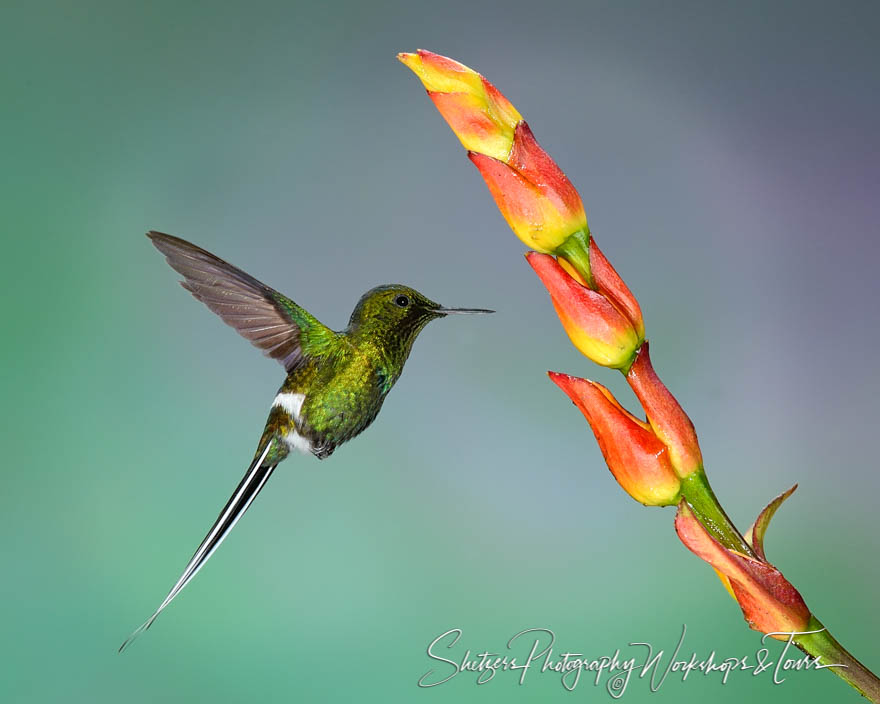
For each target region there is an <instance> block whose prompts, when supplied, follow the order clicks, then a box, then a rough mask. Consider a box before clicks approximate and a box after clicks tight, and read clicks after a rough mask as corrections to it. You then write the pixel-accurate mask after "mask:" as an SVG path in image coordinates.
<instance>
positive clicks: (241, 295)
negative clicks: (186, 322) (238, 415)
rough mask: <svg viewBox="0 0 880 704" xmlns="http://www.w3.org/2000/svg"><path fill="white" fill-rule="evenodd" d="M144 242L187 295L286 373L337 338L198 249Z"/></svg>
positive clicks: (161, 240) (163, 238) (164, 238)
mask: <svg viewBox="0 0 880 704" xmlns="http://www.w3.org/2000/svg"><path fill="white" fill-rule="evenodd" d="M147 237H149V238H150V239H151V240H152V242H153V244H154V245H155V246H156V249H158V250H159V251H160V252H162V254H164V255H165V258H166V259H167V260H168V263H169V264H170V265H171V268H172V269H174V270H175V271H177V272H178V273H179V274H180V275H181V276H183V278H184V280H183V281H181V282H180V283H181V285H182V286H183V287H184V288H185V289H186V290H187V291H189V292H190V293H192V295H193V296H194V297H195V298H196V299H198V300H199V301H201V302H202V303H204V304H205V305H206V306H208V308H210V309H211V310H212V311H213V312H214V313H216V314H217V315H219V316H220V318H222V320H223V322H225V323H226V324H227V325H230V326H231V327H233V328H235V329H236V330H237V331H238V332H239V334H240V335H241V336H242V337H244V338H246V339H247V340H250V342H251V343H252V344H253V345H255V346H256V347H259V348H260V349H262V350H263V352H264V353H265V354H266V355H268V356H269V357H272V358H273V359H277V360H278V361H279V362H280V363H281V364H282V365H283V366H284V368H285V369H287V371H291V370H293V369H295V368H296V367H298V366H299V365H300V364H302V362H303V361H304V360H305V359H306V358H307V357H310V356H314V355H319V354H321V353H322V351H324V350H325V349H326V348H327V347H328V345H329V343H330V341H331V340H332V339H334V338H335V335H336V333H334V332H333V331H332V330H330V329H329V328H327V327H326V326H325V325H323V324H322V323H321V322H319V321H318V320H317V319H316V318H314V317H313V316H312V315H310V314H309V313H308V312H307V311H306V310H305V309H303V308H301V307H300V306H298V305H297V304H296V303H294V302H293V301H291V300H290V299H289V298H286V297H285V296H283V295H281V294H280V293H278V292H277V291H275V290H274V289H272V288H270V287H268V286H266V285H265V284H264V283H261V282H260V281H258V280H257V279H255V278H254V277H253V276H251V275H250V274H247V273H245V272H244V271H242V270H241V269H239V268H238V267H235V266H232V264H229V263H228V262H225V261H223V260H222V259H220V258H219V257H215V256H214V255H213V254H211V253H210V252H207V251H205V250H204V249H202V248H201V247H197V246H196V245H194V244H192V243H190V242H187V241H186V240H182V239H180V238H179V237H174V236H172V235H166V234H164V233H162V232H155V231H150V232H148V233H147Z"/></svg>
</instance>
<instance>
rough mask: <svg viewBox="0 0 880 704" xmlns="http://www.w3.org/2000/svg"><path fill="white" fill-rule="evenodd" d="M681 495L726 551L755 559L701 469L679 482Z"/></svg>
mask: <svg viewBox="0 0 880 704" xmlns="http://www.w3.org/2000/svg"><path fill="white" fill-rule="evenodd" d="M681 495H682V496H683V497H684V498H686V499H687V501H688V503H689V504H690V505H691V508H692V509H693V510H694V514H696V516H697V518H698V519H699V521H700V523H702V524H703V526H705V528H706V530H707V531H709V533H710V534H711V535H712V537H714V538H715V539H716V540H717V541H718V542H719V543H721V544H722V545H723V546H724V547H726V548H727V549H728V550H736V551H737V552H741V553H743V554H744V555H748V556H749V557H755V553H754V551H753V550H752V548H751V547H750V546H749V544H748V543H746V541H745V538H743V537H742V535H741V534H740V532H739V531H738V530H737V529H736V526H735V525H733V521H731V520H730V518H728V517H727V514H726V513H725V512H724V509H723V508H721V504H720V503H718V499H717V498H716V497H715V492H713V491H712V487H711V486H709V480H708V479H707V478H706V473H705V472H704V471H703V470H702V468H701V469H700V470H699V471H697V472H694V473H693V474H691V475H690V476H687V477H685V478H684V479H682V480H681Z"/></svg>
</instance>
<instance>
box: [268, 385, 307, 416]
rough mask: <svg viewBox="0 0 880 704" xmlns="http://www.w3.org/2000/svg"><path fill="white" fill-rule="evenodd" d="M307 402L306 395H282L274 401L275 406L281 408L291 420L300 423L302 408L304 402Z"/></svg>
mask: <svg viewBox="0 0 880 704" xmlns="http://www.w3.org/2000/svg"><path fill="white" fill-rule="evenodd" d="M305 400H306V395H305V394H294V393H283V392H282V393H280V394H278V395H277V396H276V397H275V400H274V401H272V405H273V406H280V407H281V408H283V409H284V410H285V411H287V413H288V414H289V415H290V417H291V418H293V419H294V420H296V421H298V420H299V412H300V409H301V408H302V405H303V401H305Z"/></svg>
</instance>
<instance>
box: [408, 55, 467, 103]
mask: <svg viewBox="0 0 880 704" xmlns="http://www.w3.org/2000/svg"><path fill="white" fill-rule="evenodd" d="M397 58H398V59H400V61H401V62H402V63H403V64H404V65H406V66H407V67H408V68H409V69H410V70H411V71H412V72H413V73H415V74H416V75H417V76H418V77H419V80H421V82H422V84H423V85H424V86H425V89H426V90H427V91H429V92H431V93H473V94H477V95H480V94H483V92H484V91H483V81H482V77H481V76H480V74H478V73H477V72H476V71H474V70H472V69H470V68H468V67H467V66H465V65H464V64H460V63H458V61H453V60H452V59H449V58H446V57H445V56H440V54H435V53H433V52H431V51H425V50H424V49H418V50H417V51H416V53H415V54H411V53H405V52H404V53H400V54H398V55H397Z"/></svg>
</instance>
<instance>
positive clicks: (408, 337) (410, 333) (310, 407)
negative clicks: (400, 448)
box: [260, 284, 445, 463]
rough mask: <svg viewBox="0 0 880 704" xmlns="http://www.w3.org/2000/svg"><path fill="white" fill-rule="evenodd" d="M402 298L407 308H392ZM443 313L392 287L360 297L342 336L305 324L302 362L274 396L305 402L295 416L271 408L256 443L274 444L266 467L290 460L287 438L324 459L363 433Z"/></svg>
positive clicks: (418, 296)
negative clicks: (304, 443)
mask: <svg viewBox="0 0 880 704" xmlns="http://www.w3.org/2000/svg"><path fill="white" fill-rule="evenodd" d="M403 299H405V300H407V301H408V304H407V305H406V306H404V307H402V306H400V305H399V304H398V303H397V302H396V301H400V300H403ZM284 303H285V304H287V305H290V303H291V302H290V301H285V302H284ZM442 311H443V309H442V308H441V307H440V306H439V305H438V304H437V303H434V302H433V301H431V300H429V299H427V298H425V297H424V296H423V295H422V294H420V293H418V292H417V291H415V290H413V289H411V288H409V287H407V286H403V285H400V284H396V285H388V286H379V287H376V288H374V289H372V290H371V291H368V292H367V293H366V294H364V296H363V297H362V298H361V300H360V302H359V303H358V305H357V306H356V307H355V309H354V312H353V313H352V316H351V320H350V321H349V325H348V327H347V328H346V329H345V330H344V331H342V332H333V331H330V330H328V329H327V328H325V327H324V326H323V325H321V324H320V323H318V322H317V321H309V322H308V323H307V325H308V328H306V329H307V330H308V335H306V334H305V333H306V329H303V335H302V340H303V341H302V347H303V352H304V353H305V359H304V360H303V362H302V363H301V364H300V365H299V366H297V367H296V368H294V369H293V370H292V371H291V372H290V373H289V374H288V375H287V379H285V381H284V383H283V384H282V385H281V388H280V389H279V396H280V395H282V394H301V395H303V397H304V398H303V400H302V405H301V407H300V410H299V413H298V414H297V417H294V414H292V413H290V412H289V411H288V410H286V409H285V408H284V407H283V406H282V405H278V404H276V405H273V406H272V410H271V411H270V413H269V419H268V421H267V423H266V429H265V431H264V434H263V441H262V442H261V443H260V444H261V446H262V445H263V443H265V442H267V441H271V442H272V447H271V449H270V450H269V454H268V456H267V458H266V460H264V462H267V463H269V462H274V463H277V462H280V461H281V460H282V459H284V457H286V456H287V454H288V452H289V451H290V444H289V443H288V442H287V438H290V437H291V434H292V433H296V434H297V435H299V436H300V437H302V438H304V439H305V440H307V441H308V443H309V445H310V448H309V451H310V452H312V454H314V455H315V456H316V457H318V458H319V459H324V458H325V457H328V456H330V455H331V454H332V453H333V451H334V450H335V449H336V448H337V447H338V446H339V445H340V444H342V443H343V442H345V441H347V440H350V439H351V438H353V437H354V436H355V435H357V434H358V433H360V432H361V431H363V430H365V429H366V428H367V426H369V425H370V423H372V422H373V420H374V419H375V418H376V416H377V415H378V413H379V410H380V409H381V408H382V403H383V401H384V400H385V396H386V395H387V394H388V392H389V391H390V390H391V387H392V386H394V383H395V382H396V381H397V379H398V378H399V377H400V374H401V372H402V371H403V366H404V363H405V362H406V359H407V357H408V356H409V353H410V350H411V349H412V345H413V342H414V341H415V339H416V337H417V336H418V334H419V332H421V330H422V328H424V326H425V325H427V323H428V322H430V321H431V320H433V319H434V318H437V317H441V316H443V315H445V313H444V312H442ZM303 323H305V321H303ZM317 326H320V328H322V329H318V328H317ZM302 328H305V325H303V324H301V329H302ZM277 398H278V397H276V399H277Z"/></svg>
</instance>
